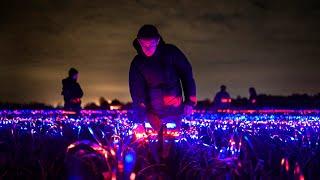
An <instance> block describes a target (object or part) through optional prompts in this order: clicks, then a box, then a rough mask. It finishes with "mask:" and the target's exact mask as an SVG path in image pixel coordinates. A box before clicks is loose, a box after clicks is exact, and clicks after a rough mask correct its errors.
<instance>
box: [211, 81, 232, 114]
mask: <svg viewBox="0 0 320 180" xmlns="http://www.w3.org/2000/svg"><path fill="white" fill-rule="evenodd" d="M226 89H227V87H226V86H225V85H222V86H220V91H219V92H217V93H216V96H215V97H214V100H213V108H214V109H228V108H229V107H230V104H231V98H230V95H229V93H228V92H227V90H226Z"/></svg>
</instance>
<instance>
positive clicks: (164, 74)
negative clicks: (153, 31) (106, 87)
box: [129, 38, 196, 117]
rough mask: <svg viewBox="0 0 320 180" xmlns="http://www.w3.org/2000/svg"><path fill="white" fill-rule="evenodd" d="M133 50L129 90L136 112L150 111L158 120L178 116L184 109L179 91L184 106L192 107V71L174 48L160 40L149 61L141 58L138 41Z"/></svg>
mask: <svg viewBox="0 0 320 180" xmlns="http://www.w3.org/2000/svg"><path fill="white" fill-rule="evenodd" d="M133 46H134V48H135V49H136V50H137V53H138V54H137V55H136V56H135V57H134V59H133V60H132V62H131V66H130V72H129V87H130V93H131V97H132V101H133V106H134V107H135V110H136V111H137V110H138V111H151V112H153V113H155V114H157V115H159V117H166V116H171V115H179V114H181V113H182V107H183V103H182V101H183V98H182V90H183V94H184V103H185V104H189V105H195V102H194V101H192V99H191V98H190V97H195V96H196V86H195V81H194V79H193V74H192V68H191V65H190V63H189V61H188V60H187V58H186V57H185V55H184V54H183V53H182V52H181V51H180V50H179V49H178V48H177V47H176V46H174V45H171V44H165V43H164V41H163V40H162V38H161V40H160V43H159V45H158V47H157V50H156V52H155V53H154V55H153V56H151V57H146V56H145V55H144V53H143V52H142V49H141V47H140V44H139V43H138V41H137V40H135V41H134V42H133ZM181 86H182V87H181ZM142 104H144V105H145V106H142Z"/></svg>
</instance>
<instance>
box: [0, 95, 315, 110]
mask: <svg viewBox="0 0 320 180" xmlns="http://www.w3.org/2000/svg"><path fill="white" fill-rule="evenodd" d="M212 104H213V102H212V100H210V99H205V100H200V101H198V104H197V106H196V109H199V110H209V109H211V108H212ZM62 108H63V107H62V106H57V107H54V106H52V105H48V104H45V103H39V102H31V103H23V104H20V103H8V102H4V103H1V102H0V109H62ZM131 108H132V103H131V102H128V103H124V102H121V101H120V100H118V99H114V100H112V101H107V100H106V99H105V98H103V97H101V98H100V99H99V102H98V103H95V102H90V103H86V104H84V105H83V109H92V110H110V109H111V110H112V109H124V110H129V109H131ZM230 108H235V109H252V108H257V109H260V108H288V109H307V108H309V109H320V93H319V94H316V95H308V94H292V95H290V96H274V95H266V94H260V95H258V96H257V98H256V103H255V104H252V103H250V101H249V99H248V98H246V97H240V96H238V97H237V98H234V99H232V101H231V104H230Z"/></svg>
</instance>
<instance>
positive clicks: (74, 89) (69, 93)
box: [61, 68, 83, 114]
mask: <svg viewBox="0 0 320 180" xmlns="http://www.w3.org/2000/svg"><path fill="white" fill-rule="evenodd" d="M78 75H79V73H78V71H77V70H76V69H75V68H70V70H69V77H67V78H65V79H63V80H62V92H61V95H63V98H64V108H65V109H66V110H69V111H75V112H76V113H77V114H78V113H80V110H81V98H82V96H83V91H82V89H81V87H80V85H79V83H78V82H77V80H78Z"/></svg>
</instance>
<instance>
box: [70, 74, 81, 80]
mask: <svg viewBox="0 0 320 180" xmlns="http://www.w3.org/2000/svg"><path fill="white" fill-rule="evenodd" d="M78 77H79V74H78V73H77V74H75V75H73V76H72V79H73V80H75V81H77V80H78Z"/></svg>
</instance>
